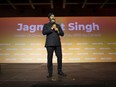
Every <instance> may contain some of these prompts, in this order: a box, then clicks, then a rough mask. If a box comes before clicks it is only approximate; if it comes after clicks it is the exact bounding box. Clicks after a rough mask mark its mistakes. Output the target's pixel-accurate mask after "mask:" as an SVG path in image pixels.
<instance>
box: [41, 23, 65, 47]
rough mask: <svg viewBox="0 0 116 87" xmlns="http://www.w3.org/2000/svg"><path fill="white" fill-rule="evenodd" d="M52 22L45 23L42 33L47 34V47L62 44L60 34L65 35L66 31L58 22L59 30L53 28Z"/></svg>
mask: <svg viewBox="0 0 116 87" xmlns="http://www.w3.org/2000/svg"><path fill="white" fill-rule="evenodd" d="M51 27H52V23H50V22H49V23H47V24H44V26H43V30H42V33H43V35H46V42H45V47H47V46H61V41H60V36H64V32H63V30H62V29H61V26H60V25H59V24H56V27H57V28H58V30H59V32H57V31H55V30H52V29H51Z"/></svg>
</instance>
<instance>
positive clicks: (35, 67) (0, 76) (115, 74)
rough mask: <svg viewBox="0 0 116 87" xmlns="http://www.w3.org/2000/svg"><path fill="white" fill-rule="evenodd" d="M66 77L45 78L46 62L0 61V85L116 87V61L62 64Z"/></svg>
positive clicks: (4, 86)
mask: <svg viewBox="0 0 116 87" xmlns="http://www.w3.org/2000/svg"><path fill="white" fill-rule="evenodd" d="M63 71H64V73H66V74H67V77H61V76H58V75H57V64H55V63H54V72H53V77H52V78H50V79H48V78H46V76H47V67H46V63H38V64H1V72H0V87H46V86H47V87H72V86H73V87H116V63H69V64H68V63H64V64H63Z"/></svg>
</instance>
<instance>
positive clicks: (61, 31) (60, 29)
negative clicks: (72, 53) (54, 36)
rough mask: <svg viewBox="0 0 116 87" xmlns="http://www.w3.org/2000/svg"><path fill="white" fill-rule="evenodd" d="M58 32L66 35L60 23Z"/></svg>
mask: <svg viewBox="0 0 116 87" xmlns="http://www.w3.org/2000/svg"><path fill="white" fill-rule="evenodd" d="M58 34H59V35H61V36H64V31H63V30H62V28H61V26H60V25H58Z"/></svg>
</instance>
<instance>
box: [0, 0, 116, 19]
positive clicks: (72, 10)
mask: <svg viewBox="0 0 116 87" xmlns="http://www.w3.org/2000/svg"><path fill="white" fill-rule="evenodd" d="M49 12H53V13H54V14H55V15H56V16H116V0H0V17H41V16H43V17H44V16H47V14H48V13H49Z"/></svg>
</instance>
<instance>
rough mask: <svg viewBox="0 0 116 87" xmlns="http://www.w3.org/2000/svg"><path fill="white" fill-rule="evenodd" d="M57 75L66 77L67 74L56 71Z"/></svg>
mask: <svg viewBox="0 0 116 87" xmlns="http://www.w3.org/2000/svg"><path fill="white" fill-rule="evenodd" d="M58 75H60V76H64V77H66V76H67V75H66V74H65V73H63V72H58Z"/></svg>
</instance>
